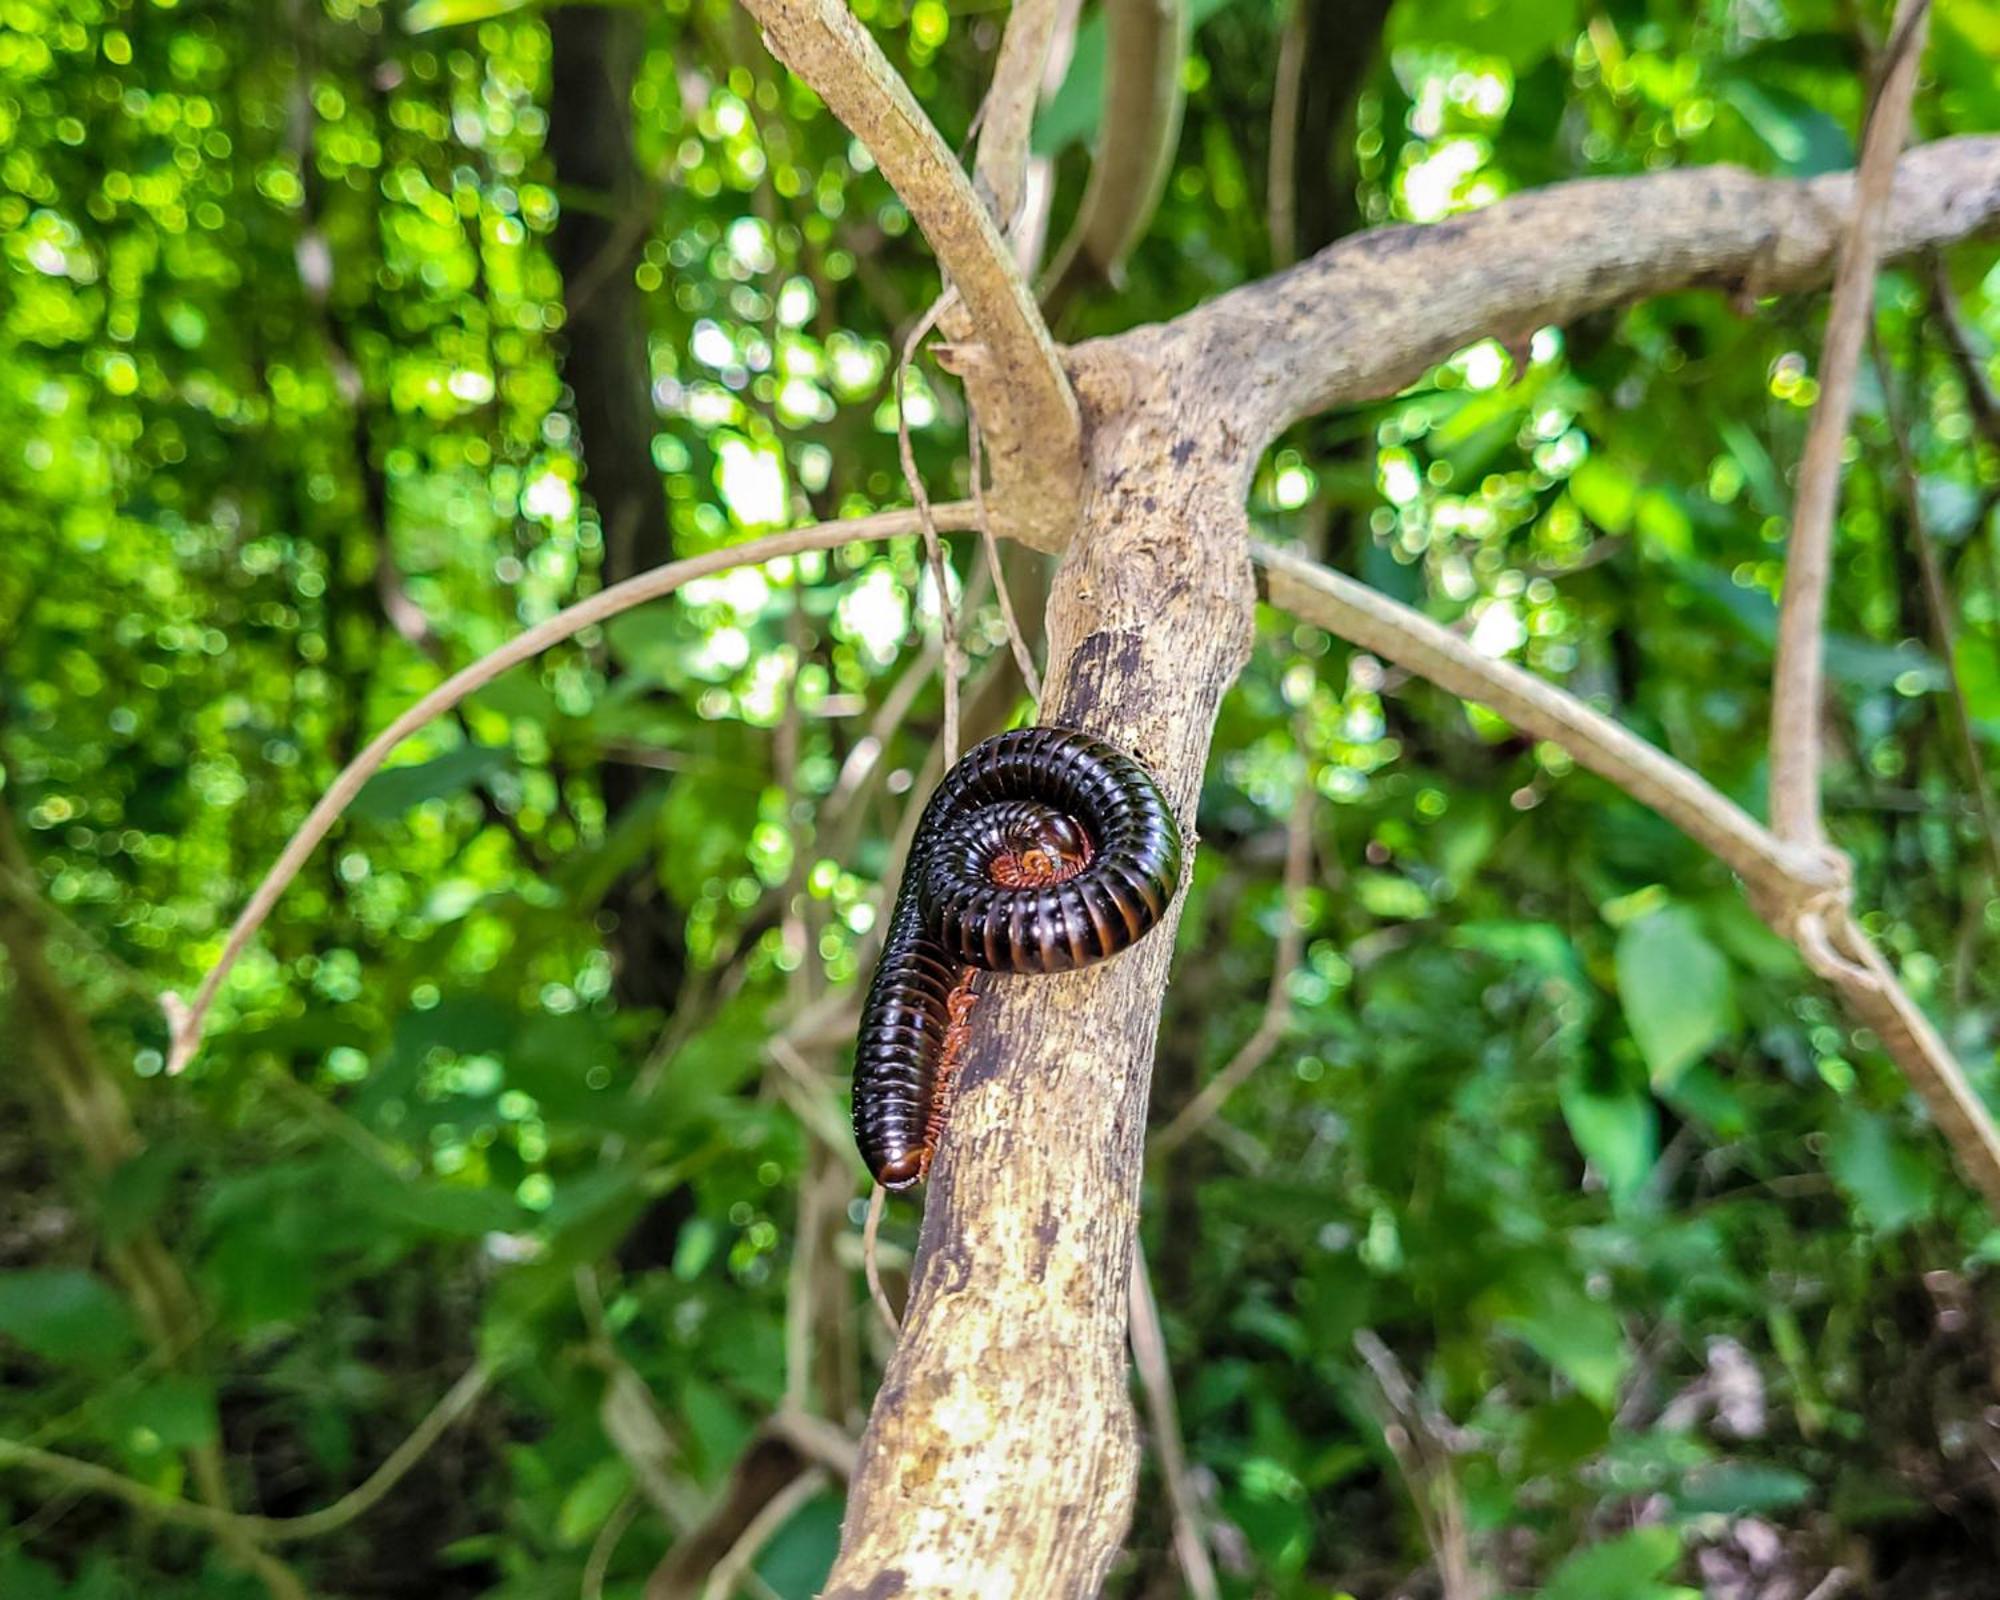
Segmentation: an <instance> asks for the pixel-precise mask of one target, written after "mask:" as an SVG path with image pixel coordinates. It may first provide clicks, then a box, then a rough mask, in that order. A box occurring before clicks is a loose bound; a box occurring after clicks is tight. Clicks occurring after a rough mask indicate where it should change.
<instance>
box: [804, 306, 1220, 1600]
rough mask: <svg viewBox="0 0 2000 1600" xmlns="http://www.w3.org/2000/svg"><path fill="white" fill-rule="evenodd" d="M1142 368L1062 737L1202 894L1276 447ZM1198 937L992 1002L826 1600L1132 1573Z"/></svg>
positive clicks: (1074, 611) (1067, 593) (1076, 587)
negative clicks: (1153, 816)
mask: <svg viewBox="0 0 2000 1600" xmlns="http://www.w3.org/2000/svg"><path fill="white" fill-rule="evenodd" d="M1139 343H1140V341H1134V342H1133V344H1131V345H1128V346H1127V349H1126V351H1124V352H1121V353H1120V355H1119V356H1117V357H1115V358H1109V359H1102V360H1096V361H1091V362H1089V363H1086V364H1085V365H1084V366H1083V368H1082V369H1081V370H1080V371H1079V373H1078V380H1079V390H1080V394H1081V396H1082V398H1083V399H1084V402H1085V407H1086V416H1087V418H1088V419H1089V422H1090V427H1089V429H1088V430H1087V434H1086V436H1087V437H1088V438H1089V440H1090V443H1091V451H1090V455H1089V458H1088V460H1087V462H1086V482H1087V484H1088V486H1089V488H1088V491H1087V494H1086V498H1085V501H1084V506H1083V517H1082V532H1081V535H1080V536H1079V538H1078V539H1077V541H1076V542H1075V544H1074V545H1073V546H1072V547H1071V549H1070V551H1069V553H1068V555H1067V556H1066V558H1065V559H1064V562H1063V565H1062V568H1061V570H1060V571H1059V572H1058V573H1057V576H1056V581H1055V586H1054V591H1053V594H1052V596H1051V599H1050V603H1049V676H1048V685H1047V690H1046V693H1045V696H1044V700H1043V707H1042V720H1043V721H1045V722H1049V723H1054V724H1058V725H1061V726H1065V727H1075V728H1081V729H1083V730H1085V731H1087V732H1094V733H1098V734H1101V735H1102V736H1104V737H1106V738H1108V739H1111V740H1113V741H1114V742H1116V743H1118V744H1120V745H1122V746H1123V747H1125V748H1126V749H1128V750H1131V751H1133V752H1135V753H1136V754H1137V755H1138V756H1139V757H1140V759H1142V760H1143V761H1144V762H1145V763H1146V764H1147V765H1148V766H1149V767H1150V768H1151V769H1152V770H1153V772H1154V773H1155V774H1156V775H1157V776H1158V777H1159V779H1160V781H1161V784H1162V786H1163V787H1164V788H1165V790H1166V792H1167V794H1168V797H1169V798H1170V799H1171V801H1172V802H1173V804H1174V807H1175V810H1176V812H1177V813H1178V814H1179V816H1180V818H1181V822H1182V826H1183V829H1184V830H1186V832H1187V834H1188V837H1189V840H1190V846H1191V848H1190V867H1189V869H1188V870H1190V871H1191V870H1192V865H1191V863H1192V840H1193V822H1194V801H1195V796H1196V794H1197V792H1198V790H1199V786H1200V782H1201V773H1202V769H1203V767H1204V766H1205V764H1206V762H1207V758H1208V748H1209V739H1210V735H1211V732H1212V730H1213V728H1214V724H1215V716H1216V710H1217V707H1218V706H1219V704H1220V702H1221V698H1222V695H1223V693H1224V691H1225V690H1226V689H1227V688H1228V687H1229V685H1230V684H1231V683H1232V682H1233V681H1234V679H1235V677H1236V675H1237V673H1238V672H1239V671H1240V670H1241V668H1242V665H1243V663H1244V661H1245V660H1246V659H1247V658H1248V655H1249V649H1250V643H1251V637H1252V610H1253V607H1252V588H1251V581H1250V564H1249V546H1248V539H1247V532H1248V530H1247V522H1246V518H1245V514H1244V509H1243V505H1244V494H1245V491H1246V489H1247V487H1248V483H1249V478H1250V474H1251V472H1252V470H1253V469H1254V467H1255V465H1256V460H1257V453H1258V444H1257V442H1256V441H1254V440H1252V439H1250V438H1248V437H1247V436H1245V435H1243V434H1241V433H1238V432H1236V431H1235V430H1234V429H1233V428H1232V427H1231V426H1230V422H1229V419H1228V418H1227V417H1226V416H1224V415H1222V414H1220V413H1219V412H1218V411H1217V410H1216V409H1215V408H1214V405H1213V400H1212V395H1213V390H1212V389H1211V388H1210V387H1208V386H1206V385H1205V384H1203V383H1202V382H1200V381H1198V380H1199V379H1200V377H1201V375H1200V374H1198V373H1192V374H1191V373H1184V372H1181V371H1179V370H1176V369H1175V368H1174V367H1173V366H1172V365H1171V363H1170V362H1168V361H1165V360H1163V359H1162V358H1161V353H1160V352H1153V353H1151V354H1147V353H1144V352H1142V351H1141V350H1140V349H1138V348H1137V346H1138V345H1139ZM1179 913H1180V902H1179V900H1176V903H1175V906H1174V908H1173V910H1172V911H1171V912H1170V913H1169V915H1168V917H1167V918H1166V920H1165V922H1164V923H1163V924H1162V925H1161V927H1160V928H1158V929H1156V930H1155V931H1154V932H1153V933H1152V934H1150V935H1149V936H1148V937H1147V938H1146V939H1145V940H1143V941H1142V942H1141V943H1140V944H1139V945H1138V946H1137V947H1136V948H1135V949H1133V950H1131V951H1129V952H1127V953H1126V954H1124V955H1122V956H1120V957H1118V958H1117V959H1116V960H1113V961H1109V962H1106V963H1104V964H1103V965H1101V966H1098V967H1094V968H1091V969H1088V970H1086V971H1084V972H1079V973H1074V974H1070V975H1067V976H1064V977H1058V978H1050V979H1047V980H1037V981H1035V982H1032V983H1029V982H1021V983H1003V984H995V985H992V986H991V987H990V988H989V990H988V992H987V993H985V994H984V995H983V996H982V998H981V1000H980V1002H979V1009H980V1012H981V1016H980V1019H979V1026H978V1027H977V1028H976V1029H975V1030H974V1043H973V1046H972V1049H971V1052H970V1056H969V1059H968V1060H967V1062H966V1065H965V1068H964V1070H963V1073H962V1076H961V1078H960V1080H959V1088H958V1091H957V1094H956V1097H955V1100H954V1105H953V1110H952V1127H951V1137H950V1139H949V1140H948V1141H947V1142H946V1144H945V1147H944V1152H943V1156H942V1159H941V1160H940V1162H939V1164H938V1166H937V1167H936V1168H935V1169H934V1171H933V1174H932V1177H931V1182H930V1186H929V1190H928V1192H927V1195H926V1199H925V1208H924V1223H923V1233H922V1239H921V1242H920V1244H919V1247H918V1257H917V1271H916V1276H915V1279H914V1282H913V1284H912V1292H911V1301H910V1306H909V1309H908V1312H907V1313H906V1316H905V1319H904V1324H903V1327H904V1332H903V1337H902V1340H901V1342H900V1343H899V1344H898V1345H897V1347H896V1353H895V1356H894V1358H893V1359H892V1361H891V1362H890V1366H889V1370H888V1373H887V1375H886V1377H885V1378H884V1380H883V1386H882V1391H881V1394H880V1396H879V1397H878V1399H877V1401H876V1405H875V1410H874V1413H873V1416H872V1417H871V1419H870V1422H869V1427H868V1432H867V1434H866V1436H865V1437H864V1439H863V1441H862V1449H861V1459H860V1462H859V1464H858V1467H857V1469H856V1473H855V1477H854V1481H853V1484H852V1486H851V1488H850V1491H849V1500H848V1514H847V1524H846V1537H845V1540H844V1543H843V1546H842V1549H841V1555H840V1559H839V1561H838V1563H837V1564H836V1565H835V1567H834V1571H833V1576H832V1579H831V1581H830V1587H829V1590H828V1600H862V1597H864V1596H866V1597H879V1596H888V1595H898V1594H908V1595H917V1594H922V1595H925V1596H937V1597H949V1596H966V1597H972V1596H987V1595H1000V1594H1006V1595H1015V1594H1018V1595H1038V1596H1049V1597H1052V1600H1053V1597H1058V1596H1069V1595H1078V1596H1081V1595H1089V1594H1094V1593H1095V1592H1096V1590H1097V1587H1098V1585H1099V1584H1100V1583H1101V1582H1102V1580H1103V1577H1104V1573H1105V1571H1106V1569H1107V1567H1108V1566H1109V1564H1110V1562H1111V1559H1112V1558H1113V1556H1114V1555H1115V1554H1116V1553H1117V1550H1118V1548H1119V1545H1120V1543H1121V1542H1122V1539H1123V1536H1124V1531H1125V1528H1126V1525H1127V1524H1128V1522H1129V1521H1130V1517H1131V1510H1132V1500H1133V1493H1134V1486H1135V1482H1136V1473H1137V1442H1136V1432H1135V1427H1134V1422H1133V1417H1132V1411H1131V1404H1130V1400H1129V1397H1128V1394H1127V1390H1126V1377H1125V1326H1126V1321H1125V1319H1126V1296H1127V1289H1128V1274H1129V1271H1130V1267H1131V1260H1132V1247H1133V1239H1134V1235H1135V1232H1136V1229H1137V1222H1138V1203H1139V1177H1140V1173H1141V1170H1142V1167H1143V1162H1144V1141H1145V1127H1146V1104H1147V1098H1148V1094H1149V1091H1150V1087H1151V1078H1152V1062H1153V1044H1154V1035H1155V1032H1156V1030H1157V1027H1158V1023H1159V1014H1160V1003H1161V999H1162V996H1163V994H1164V991H1165V987H1166V978H1167V968H1168V964H1169V962H1170V960H1171V958H1172V954H1173V937H1174V930H1175V927H1176V925H1177V924H1178V922H1179Z"/></svg>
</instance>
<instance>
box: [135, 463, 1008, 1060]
mask: <svg viewBox="0 0 2000 1600" xmlns="http://www.w3.org/2000/svg"><path fill="white" fill-rule="evenodd" d="M927 514H928V516H929V519H930V522H931V524H932V525H933V526H934V527H935V528H937V529H939V530H944V531H951V532H965V531H968V530H969V529H971V528H973V527H974V526H976V524H975V522H974V520H973V519H974V517H975V516H976V515H977V508H976V507H974V506H973V505H972V504H971V502H969V501H954V502H953V503H951V504H949V505H943V506H937V507H933V508H931V509H930V510H929V511H928V513H927ZM922 525H923V524H922V522H921V520H920V519H919V517H918V514H917V513H916V512H914V511H884V512H878V513H876V514H875V515H874V516H870V517H856V518H854V519H852V520H851V521H844V522H821V523H817V524H815V525H814V526H813V527H810V528H797V529H794V530H792V531H791V532H789V533H774V534H770V535H767V536H766V537H764V538H762V539H750V540H746V541H745V542H744V543H742V544H738V545H731V546H728V547H727V548H725V549H721V550H711V551H709V552H708V553H707V554H705V555H699V556H692V557H690V558H688V559H687V560H685V561H671V562H669V563H667V565H665V566H663V567H655V568H653V569H652V570H651V571H648V572H641V573H638V574H636V575H635V576H633V577H630V578H627V579H626V580H625V581H624V582H623V583H615V584H613V585H612V586H611V587H610V588H608V589H603V590H600V591H599V592H598V593H596V594H594V595H591V596H590V597H589V598H588V599H586V600H579V601H578V602H577V603H576V604H575V605H573V606H570V607H568V608H566V609H565V610H562V611H559V612H557V613H556V614H555V615H554V616H552V617H550V618H548V619H547V620H545V621H543V622H538V623H536V624H535V626H534V627H532V628H529V629H527V630H526V631H525V632H523V633H521V634H518V635H517V636H516V637H514V638H512V639H510V640H508V641H507V642H506V643H505V644H503V645H501V646H500V647H499V648H498V649H497V650H493V651H490V652H489V653H488V654H486V655H484V656H481V657H480V658H479V660H477V661H475V662H473V663H472V665H470V666H468V667H465V668H462V669H461V670H460V671H458V672H455V673H453V674H452V675H451V676H450V677H449V678H447V679H446V680H445V681H444V682H443V683H441V684H439V685H438V686H437V687H436V688H435V689H433V690H431V692H430V693H429V694H427V695H425V696H424V697H423V698H422V699H421V700H419V701H418V702H417V703H416V704H415V705H413V706H411V707H410V709H409V710H407V711H405V712H404V713H403V714H402V715H401V716H399V717H397V718H396V720H395V721H394V722H392V723H390V724H389V726H388V727H386V728H384V729H383V730H382V731H381V732H380V733H378V734H377V735H376V736H375V737H374V738H373V739H371V740H370V741H369V742H368V746H367V748H366V749H364V750H363V751H362V752H361V753H360V754H359V755H357V756H356V757H355V758H354V759H353V760H352V761H350V762H348V764H347V765H346V766H345V767H344V768H342V769H341V772H340V775H339V776H338V777H336V778H335V779H334V780H333V783H332V784H331V785H330V786H329V787H328V789H327V791H326V793H325V794H324V795H322V796H321V797H320V799H319V802H318V804H316V805H315V806H314V807H313V808H312V810H311V811H310V812H309V813H308V814H307V816H306V819H305V821H304V822H302V823H301V824H300V825H299V828H298V831H297V832H296V833H294V834H293V835H292V837H291V839H290V840H289V841H288V842H287V843H286V845H285V848H284V850H283V851H282V852H281V853H280V854H279V856H278V859H277V862H276V863H275V864H274V865H273V866H272V867H271V870H270V871H269V872H267V873H266V874H265V875H264V881H263V882H262V883H260V884H258V885H257V890H256V892H255V893H254V894H252V895H251V897H250V901H249V903H248V904H247V905H246V906H244V908H243V910H242V912H241V913H240V914H239V915H238V917H237V919H236V922H235V925H234V926H233V927H231V928H230V930H229V937H228V939H227V941H226V942H225V943H224V945H223V948H222V953H221V955H220V956H218V957H217V959H216V962H215V965H214V966H212V967H210V968H209V970H208V974H207V976H206V977H204V978H203V979H202V981H201V987H200V989H199V990H197V991H196V994H195V997H194V1000H193V1002H192V1003H191V1004H190V1003H187V1002H184V1001H182V1000H181V999H180V997H179V996H177V995H167V996H164V997H163V999H162V1006H163V1008H164V1009H165V1010H166V1013H167V1021H168V1023H169V1025H170V1026H171V1028H172V1030H173V1047H172V1050H171V1051H170V1053H169V1056H168V1070H169V1071H170V1072H178V1071H180V1070H181V1069H182V1068H184V1067H185V1066H186V1065H187V1064H188V1062H190V1061H191V1060H193V1059H194V1053H195V1051H196V1050H197V1049H199V1048H200V1045H201V1037H202V1032H203V1030H204V1028H205V1026H206V1024H207V1021H208V1014H209V1010H210V1008H211V1007H213V1006H214V1004H215V997H216V995H217V994H218V993H219V992H220V991H221V988H222V983H223V980H224V979H225V978H227V977H228V976H229V974H230V972H231V971H232V970H233V969H234V968H235V966H236V963H237V962H238V961H239V960H241V959H242V956H243V952H244V951H245V950H246V949H248V948H249V945H250V941H251V940H252V939H253V938H254V937H256V933H257V930H258V929H259V928H261V927H262V926H263V925H264V919H265V918H266V917H268V916H269V915H270V914H271V910H272V908H273V907H274V906H276V905H277V903H278V898H279V896H281V895H282V894H283V893H284V892H285V889H286V887H287V886H288V885H289V884H290V883H291V881H292V879H294V878H295V877H297V876H298V874H299V869H300V868H302V867H303V866H304V865H305V864H306V862H307V860H308V859H309V858H310V857H311V855H312V853H313V851H314V850H315V849H317V848H318V847H319V844H320V841H321V840H323V839H324V838H325V837H326V836H327V835H328V834H329V833H331V832H332V831H333V825H334V823H336V822H337V821H339V820H340V816H341V814H342V813H343V812H344V811H346V809H347V808H348V806H349V805H351V804H352V803H353V801H354V797H355V796H356V795H357V794H359V793H360V792H361V787H362V785H363V784H365V783H366V782H367V781H368V780H369V778H371V777H373V776H374V775H375V773H376V772H378V771H379V770H380V769H381V767H382V765H383V763H384V762H386V761H387V760H388V759H389V757H390V755H391V754H393V753H394V751H395V749H396V747H397V746H398V745H399V744H401V743H402V742H403V741H404V740H405V739H407V738H408V737H409V736H410V735H411V734H413V733H415V732H417V730H418V729H420V728H422V727H424V726H425V725H426V724H427V723H429V722H432V721H434V720H435V719H436V718H438V717H440V716H443V715H444V714H445V713H446V712H447V711H450V710H451V709H452V707H454V706H456V705H458V704H460V703H461V702H463V701H464V700H465V699H466V698H467V697H468V696H470V695H472V694H474V693H476V692H477V691H478V690H480V689H482V688H484V687H485V686H486V685H487V684H489V683H491V682H492V681H493V680H494V679H495V678H497V677H499V676H500V675H501V674H502V673H504V672H506V671H508V670H509V669H510V668H513V667H516V666H519V665H520V664H521V663H522V662H523V661H527V660H530V659H531V658H533V657H535V656H537V655H540V654H541V652H542V651H544V650H547V649H548V648H550V647H551V646H552V645H557V644H560V643H562V641H563V640H565V639H569V638H572V637H574V636H575V635H576V634H578V633H580V632H582V631H583V629H585V628H588V627H590V626H591V625H592V624H593V623H598V622H603V621H606V620H607V619H609V618H611V617H615V616H617V615H619V613H621V612H624V611H629V610H631V609H632V608H633V607H634V606H640V605H644V604H645V603H646V602H647V601H649V600H657V599H660V598H662V597H664V596H666V595H670V594H672V593H673V592H674V591H675V590H676V589H678V588H680V587H681V586H682V585H683V584H686V583H690V582H692V581H693V580H694V579H696V578H705V577H707V576H708V575H709V574H710V573H714V572H722V571H725V570H726V569H728V568H730V567H740V566H755V565H757V564H759V563H762V562H765V561H770V560H773V559H775V558H777V557H779V556H790V555H797V554H799V553H801V552H802V551H806V550H830V549H834V548H837V547H838V546H840V545H843V544H847V543H850V542H853V541H855V540H878V539H889V538H894V537H895V536H897V535H898V534H906V533H915V532H917V531H918V530H919V528H920V527H921V526H922Z"/></svg>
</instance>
